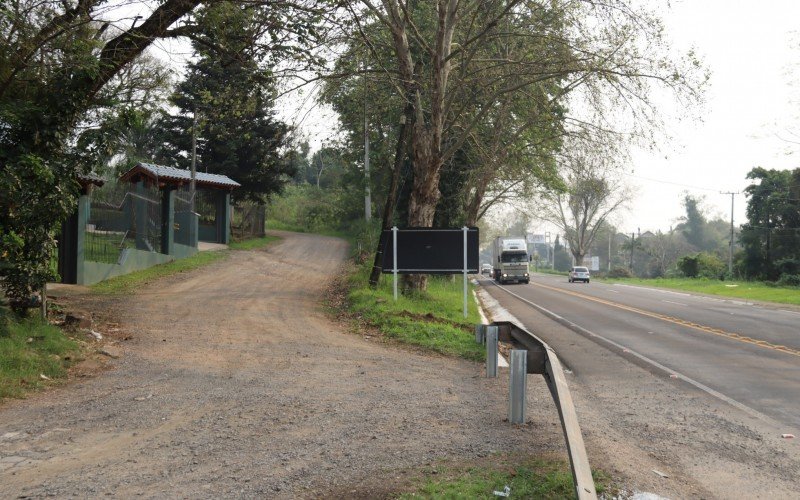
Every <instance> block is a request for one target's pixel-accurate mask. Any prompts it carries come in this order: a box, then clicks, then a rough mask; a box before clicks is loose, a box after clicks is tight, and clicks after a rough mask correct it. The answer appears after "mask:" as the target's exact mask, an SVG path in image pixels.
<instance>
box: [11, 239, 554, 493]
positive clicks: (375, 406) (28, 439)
mask: <svg viewBox="0 0 800 500" xmlns="http://www.w3.org/2000/svg"><path fill="white" fill-rule="evenodd" d="M281 235H282V236H283V237H284V241H283V242H282V243H280V244H278V245H275V246H271V247H268V248H267V249H266V250H263V251H248V252H234V253H233V254H232V256H231V258H229V259H226V260H225V261H223V262H219V263H216V264H213V265H212V266H210V267H207V268H204V269H201V270H197V271H194V272H191V273H186V274H183V275H180V276H178V277H173V278H170V279H167V280H162V281H159V282H157V283H153V284H150V285H148V286H146V287H144V288H143V289H141V290H140V292H139V293H137V294H135V295H133V296H128V297H122V298H112V299H107V298H98V297H96V296H88V295H87V296H80V295H79V296H77V297H71V298H69V299H65V303H66V305H67V306H68V307H86V308H93V310H95V311H97V315H98V317H99V318H100V322H99V323H98V326H97V327H96V328H97V329H99V330H101V331H103V329H105V330H106V331H103V333H105V334H107V339H106V342H108V343H110V344H112V346H113V347H115V348H116V349H118V350H119V351H120V352H121V354H122V356H121V357H120V359H117V360H114V361H112V362H111V367H110V369H109V370H107V371H105V372H103V373H102V374H100V375H99V376H95V377H89V378H81V379H76V380H75V381H74V382H72V383H70V384H67V385H65V386H63V387H59V388H55V389H52V390H49V391H46V392H42V393H38V394H35V395H33V396H31V397H30V398H29V399H27V400H23V401H20V400H15V401H6V402H4V403H3V404H2V405H0V497H4V498H9V497H18V496H22V497H28V496H31V497H41V496H57V497H70V496H76V497H95V496H99V495H112V496H121V497H130V496H144V497H270V498H297V497H304V498H314V497H350V498H359V497H370V498H374V497H382V496H387V495H391V494H392V493H394V492H396V491H400V490H403V489H406V488H408V486H409V484H411V483H410V482H411V481H412V479H413V478H415V477H419V476H420V475H421V474H423V473H424V472H425V471H426V470H429V469H431V466H433V465H436V464H437V463H440V462H441V461H442V460H445V461H449V462H453V463H459V462H465V463H481V462H482V461H486V460H491V457H492V454H493V453H495V452H502V453H509V454H520V455H531V454H536V455H539V454H544V455H546V456H554V457H557V458H565V457H566V454H565V452H564V445H563V438H562V435H561V431H560V427H559V426H558V418H557V414H556V411H555V408H554V407H553V404H552V402H551V400H550V396H549V394H548V392H547V389H546V386H545V385H544V383H543V382H542V381H541V379H540V378H539V377H531V379H530V381H529V391H530V396H529V398H530V400H529V401H530V403H529V418H530V420H531V423H528V424H525V425H521V426H515V425H511V424H508V423H506V422H504V418H505V414H506V395H507V380H506V377H505V376H501V377H499V378H497V379H486V378H484V377H483V376H482V373H483V367H482V366H481V365H479V364H477V363H472V362H468V361H463V360H458V359H452V358H445V357H441V356H435V355H428V354H424V353H418V352H413V351H411V350H408V349H403V348H400V347H397V346H393V345H389V344H385V343H382V342H381V341H379V339H377V338H375V337H372V338H367V336H366V335H364V334H361V333H354V332H348V331H347V328H346V327H344V326H342V325H340V324H337V323H335V322H332V321H331V320H330V319H329V318H328V316H326V314H325V313H324V312H323V311H322V309H321V306H320V304H321V303H322V302H323V299H324V297H325V295H326V293H328V292H327V291H326V290H327V289H326V285H327V284H328V283H329V282H330V280H331V278H332V277H334V275H335V274H336V272H337V270H338V269H339V268H340V265H341V264H342V262H343V260H344V258H345V256H346V251H347V249H346V245H345V243H344V242H342V241H341V240H338V239H333V238H325V237H321V236H314V235H302V234H294V233H282V234H281ZM112 326H113V328H112ZM114 344H115V345H114Z"/></svg>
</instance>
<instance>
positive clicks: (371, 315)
mask: <svg viewBox="0 0 800 500" xmlns="http://www.w3.org/2000/svg"><path fill="white" fill-rule="evenodd" d="M370 264H371V261H370ZM369 268H370V265H364V266H360V267H358V268H357V270H356V272H354V273H353V274H352V275H351V276H350V278H349V282H348V285H349V294H348V301H349V307H350V311H351V312H352V313H354V314H356V315H357V316H359V317H360V318H362V319H363V320H366V321H367V322H368V323H369V324H370V325H372V326H374V327H376V328H377V329H379V330H380V331H381V332H382V333H383V334H384V335H386V336H387V337H390V338H393V339H397V340H399V341H400V342H404V343H407V344H413V345H417V346H421V347H424V348H427V349H430V350H432V351H435V352H438V353H441V354H447V355H451V356H460V357H462V358H466V359H470V360H474V361H482V360H483V358H484V349H483V346H482V345H480V344H476V343H475V335H474V333H473V332H474V328H475V327H474V325H475V324H476V323H480V317H479V315H478V311H477V307H476V304H475V301H474V299H473V297H472V293H471V290H472V284H469V290H468V291H469V295H468V297H467V318H464V316H463V284H462V282H461V278H458V277H457V278H456V279H455V280H453V281H451V280H449V279H447V278H445V277H431V278H430V279H429V280H428V290H427V292H425V293H423V294H421V295H419V296H416V297H407V296H403V295H400V296H399V298H398V300H397V302H395V301H394V298H393V292H392V278H391V276H389V275H384V276H383V277H382V278H381V281H380V285H379V286H378V289H377V290H373V289H371V288H370V287H369V285H368V284H367V281H368V278H369Z"/></svg>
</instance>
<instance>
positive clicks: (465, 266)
mask: <svg viewBox="0 0 800 500" xmlns="http://www.w3.org/2000/svg"><path fill="white" fill-rule="evenodd" d="M461 230H462V231H464V317H465V318H466V317H467V271H468V269H469V267H468V265H467V232H468V231H469V228H468V227H467V226H464V227H462V228H461Z"/></svg>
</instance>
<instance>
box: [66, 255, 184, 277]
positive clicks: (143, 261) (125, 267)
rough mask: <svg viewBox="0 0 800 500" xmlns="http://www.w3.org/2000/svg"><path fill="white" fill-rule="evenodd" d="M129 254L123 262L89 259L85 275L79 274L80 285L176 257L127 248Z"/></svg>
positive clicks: (145, 267)
mask: <svg viewBox="0 0 800 500" xmlns="http://www.w3.org/2000/svg"><path fill="white" fill-rule="evenodd" d="M126 252H127V255H126V256H125V257H124V258H121V259H120V260H122V263H121V264H106V263H103V262H92V261H90V260H87V261H85V262H84V263H83V273H82V274H83V275H82V276H81V275H78V284H79V285H91V284H94V283H97V282H98V281H103V280H107V279H108V278H113V277H114V276H119V275H121V274H128V273H130V272H133V271H138V270H140V269H147V268H148V267H153V266H156V265H158V264H165V263H167V262H169V261H171V260H175V257H173V256H171V255H164V254H162V253H157V252H148V251H146V250H136V249H133V248H129V249H127V250H126Z"/></svg>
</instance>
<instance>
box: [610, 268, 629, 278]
mask: <svg viewBox="0 0 800 500" xmlns="http://www.w3.org/2000/svg"><path fill="white" fill-rule="evenodd" d="M608 277H609V278H632V277H633V274H632V273H631V272H630V271H629V270H628V269H626V268H624V267H615V268H614V269H612V270H611V271H609V273H608Z"/></svg>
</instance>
